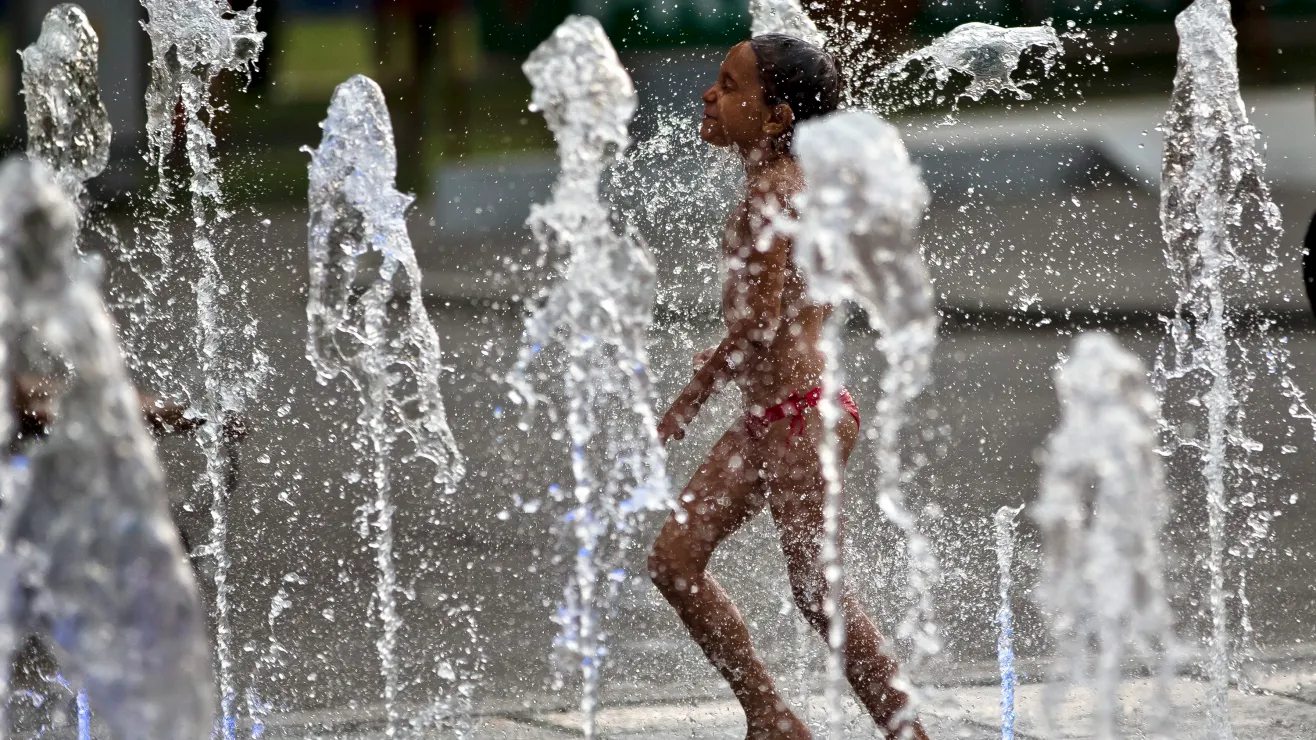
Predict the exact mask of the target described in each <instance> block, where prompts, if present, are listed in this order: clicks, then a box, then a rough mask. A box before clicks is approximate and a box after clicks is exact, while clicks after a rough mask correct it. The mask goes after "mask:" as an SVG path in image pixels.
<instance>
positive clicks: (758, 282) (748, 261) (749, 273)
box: [658, 236, 790, 443]
mask: <svg viewBox="0 0 1316 740" xmlns="http://www.w3.org/2000/svg"><path fill="white" fill-rule="evenodd" d="M789 259H790V241H789V240H788V239H787V238H786V237H783V236H777V237H775V238H774V239H773V240H772V243H771V244H770V245H769V246H768V248H767V249H766V250H762V251H760V250H758V249H753V248H751V249H750V254H749V256H748V257H746V258H745V268H744V275H745V279H744V282H742V283H741V286H740V287H741V289H742V292H741V295H740V298H739V300H738V301H737V308H739V309H740V316H739V317H738V318H737V319H736V320H735V321H733V322H732V323H731V325H730V326H729V327H728V328H727V336H726V338H725V339H723V340H722V342H721V343H720V344H718V345H717V348H716V349H714V350H713V351H712V353H711V354H710V356H709V357H708V359H707V360H706V361H705V362H704V364H703V366H702V367H700V368H699V369H698V370H696V371H695V376H694V377H693V378H691V380H690V382H689V383H687V384H686V386H685V389H684V390H682V391H681V394H680V395H679V396H677V397H676V400H675V401H673V402H672V407H671V408H670V409H668V410H667V413H666V414H664V415H663V419H662V422H661V423H660V424H659V425H658V436H659V437H660V438H661V439H662V441H663V442H664V443H666V442H667V440H668V439H670V438H673V437H674V438H676V439H681V437H683V436H684V432H683V431H682V430H683V429H684V428H685V426H686V425H687V424H689V423H690V422H691V421H693V420H694V418H695V417H696V416H698V414H699V410H700V409H701V408H702V407H703V405H704V402H706V401H707V400H708V398H709V396H711V395H713V392H714V391H715V390H717V388H718V387H719V386H720V385H722V384H723V383H726V382H727V381H729V380H734V379H736V378H738V377H740V376H741V375H743V374H744V373H745V371H746V369H747V368H751V367H755V366H756V365H757V364H758V362H759V360H760V357H761V355H762V354H763V352H764V350H766V349H767V348H768V347H769V346H770V345H771V344H772V339H773V337H774V336H775V334H776V331H777V325H778V323H779V321H780V319H781V293H782V290H783V288H784V287H785V284H786V270H787V267H788V260H789Z"/></svg>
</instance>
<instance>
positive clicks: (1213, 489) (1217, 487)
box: [1158, 0, 1281, 739]
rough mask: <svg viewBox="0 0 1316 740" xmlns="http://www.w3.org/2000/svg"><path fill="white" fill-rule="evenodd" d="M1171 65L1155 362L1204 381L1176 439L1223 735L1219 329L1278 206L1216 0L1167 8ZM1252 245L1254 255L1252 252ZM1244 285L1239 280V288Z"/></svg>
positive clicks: (1252, 275)
mask: <svg viewBox="0 0 1316 740" xmlns="http://www.w3.org/2000/svg"><path fill="white" fill-rule="evenodd" d="M1175 28H1176V29H1177V30H1178V32H1179V40H1180V44H1179V59H1178V65H1179V66H1178V71H1177V72H1176V73H1175V78H1174V91H1173V93H1172V94H1171V98H1170V109H1169V111H1168V112H1167V113H1166V116H1165V120H1164V123H1163V124H1162V126H1163V130H1164V132H1165V144H1164V146H1165V148H1164V160H1163V164H1162V168H1161V208H1160V214H1161V230H1162V232H1163V234H1164V237H1165V243H1166V253H1165V256H1166V261H1167V263H1168V264H1169V266H1170V268H1171V270H1172V272H1173V274H1174V279H1175V288H1176V290H1177V291H1178V295H1179V299H1178V304H1177V305H1176V307H1175V313H1174V316H1173V317H1172V318H1171V319H1170V320H1169V325H1170V335H1171V340H1172V343H1173V356H1172V357H1163V358H1162V360H1161V362H1159V363H1158V365H1159V367H1158V370H1159V374H1160V375H1162V376H1163V378H1164V380H1166V381H1171V380H1179V379H1184V378H1187V377H1189V376H1192V377H1193V378H1194V379H1196V380H1200V381H1202V382H1205V383H1206V389H1205V391H1204V392H1201V393H1200V394H1199V395H1198V396H1197V398H1196V401H1197V402H1198V403H1199V404H1200V405H1201V406H1202V407H1204V408H1205V413H1206V436H1205V438H1204V439H1191V440H1189V439H1180V440H1176V441H1177V443H1178V444H1179V445H1180V446H1184V447H1187V448H1190V449H1192V450H1194V451H1195V452H1196V454H1198V455H1200V459H1201V462H1202V477H1203V481H1204V483H1205V486H1206V509H1207V517H1208V519H1207V531H1208V540H1209V551H1208V554H1207V568H1208V571H1209V575H1210V585H1209V593H1208V603H1209V605H1210V617H1211V637H1210V659H1209V673H1210V677H1211V712H1210V715H1211V725H1212V733H1213V735H1214V736H1215V737H1217V738H1221V739H1225V738H1229V737H1231V736H1232V728H1231V726H1230V724H1231V723H1230V719H1229V705H1228V702H1229V694H1228V692H1229V682H1230V678H1231V673H1232V671H1231V669H1230V658H1229V649H1230V645H1229V641H1230V636H1229V618H1228V611H1227V604H1226V599H1227V592H1226V580H1227V571H1228V567H1229V566H1228V563H1227V562H1226V555H1227V551H1228V549H1229V547H1230V546H1231V545H1230V543H1229V542H1228V532H1227V529H1228V522H1229V518H1230V515H1231V510H1232V509H1233V503H1232V501H1231V494H1230V488H1231V487H1232V486H1233V480H1234V476H1235V475H1237V474H1238V471H1239V459H1238V458H1239V456H1240V451H1238V450H1236V449H1234V448H1235V447H1239V448H1241V452H1242V454H1246V451H1247V449H1248V448H1249V447H1255V443H1250V441H1249V440H1247V439H1246V437H1245V436H1244V434H1243V432H1242V430H1241V429H1240V422H1241V405H1240V400H1239V396H1238V392H1237V389H1236V387H1235V383H1234V379H1233V378H1232V377H1231V362H1235V363H1237V362H1244V361H1245V359H1244V358H1241V357H1238V356H1236V354H1235V353H1236V352H1237V351H1236V350H1234V351H1231V346H1234V345H1233V344H1232V343H1231V342H1230V340H1229V336H1228V335H1229V333H1230V332H1231V331H1232V330H1233V329H1234V328H1235V327H1234V322H1233V321H1232V319H1231V318H1230V315H1229V312H1230V310H1232V309H1231V308H1230V307H1229V304H1230V303H1231V301H1234V300H1238V301H1247V300H1248V298H1247V297H1245V296H1244V295H1243V294H1245V293H1252V294H1257V293H1259V290H1258V289H1257V288H1256V286H1255V284H1256V283H1257V282H1258V281H1259V279H1260V278H1261V277H1262V276H1263V275H1264V274H1265V273H1267V272H1269V269H1271V268H1270V266H1271V265H1274V264H1275V263H1276V260H1275V254H1274V248H1275V246H1274V245H1275V244H1277V243H1278V241H1279V239H1278V237H1279V234H1280V232H1281V223H1280V216H1279V209H1278V208H1276V206H1275V204H1274V202H1272V201H1271V198H1270V191H1269V188H1268V187H1267V186H1266V182H1265V180H1264V170H1265V165H1264V164H1263V162H1262V159H1261V155H1260V153H1259V152H1258V151H1257V147H1256V141H1257V131H1256V129H1255V128H1254V127H1253V126H1252V124H1251V123H1249V122H1248V118H1247V112H1246V110H1245V108H1244V106H1243V100H1242V98H1241V96H1240V95H1239V81H1238V62H1237V59H1236V52H1237V42H1236V41H1235V32H1234V26H1233V24H1232V22H1231V21H1230V18H1229V4H1228V3H1227V2H1225V1H1224V0H1196V1H1195V2H1194V3H1193V4H1192V5H1190V6H1189V7H1188V8H1187V9H1186V10H1184V11H1183V12H1182V13H1180V14H1179V16H1178V17H1177V18H1175ZM1256 254H1262V255H1264V257H1263V259H1264V260H1265V264H1260V265H1259V264H1257V263H1256V262H1255V260H1254V259H1253V258H1252V255H1256ZM1245 286H1246V290H1244V288H1245Z"/></svg>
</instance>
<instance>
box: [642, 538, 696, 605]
mask: <svg viewBox="0 0 1316 740" xmlns="http://www.w3.org/2000/svg"><path fill="white" fill-rule="evenodd" d="M682 550H683V548H681V547H680V544H679V543H676V542H672V541H670V540H669V539H668V538H666V537H659V538H658V541H657V542H655V543H654V545H653V550H652V551H650V553H649V580H650V581H653V585H655V586H657V587H658V590H659V591H661V592H663V594H676V593H681V592H684V591H686V590H688V589H689V588H690V584H691V583H692V582H693V581H694V579H695V578H697V577H698V576H699V574H700V573H701V572H703V568H701V567H699V566H698V564H696V563H692V562H690V558H689V557H688V556H686V555H683V554H682Z"/></svg>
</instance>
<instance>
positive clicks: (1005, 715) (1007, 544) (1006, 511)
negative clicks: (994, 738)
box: [993, 506, 1024, 740]
mask: <svg viewBox="0 0 1316 740" xmlns="http://www.w3.org/2000/svg"><path fill="white" fill-rule="evenodd" d="M1023 510H1024V507H1023V506H1014V507H1011V506H1002V507H1001V508H999V509H997V510H996V516H995V517H994V518H993V525H994V526H995V529H996V568H997V570H998V571H1000V576H1001V580H1000V587H999V590H998V594H999V596H1000V599H1001V605H1000V607H998V608H997V610H996V627H997V629H998V630H999V631H998V632H997V634H996V663H997V666H998V667H999V668H1000V671H1001V740H1014V690H1015V687H1016V686H1017V685H1018V680H1017V678H1016V676H1015V672H1014V610H1013V609H1011V608H1010V590H1011V589H1012V588H1013V587H1014V576H1013V574H1012V573H1011V570H1012V568H1013V567H1014V535H1015V529H1016V528H1017V527H1018V525H1019V521H1018V519H1017V517H1018V516H1019V512H1021V511H1023Z"/></svg>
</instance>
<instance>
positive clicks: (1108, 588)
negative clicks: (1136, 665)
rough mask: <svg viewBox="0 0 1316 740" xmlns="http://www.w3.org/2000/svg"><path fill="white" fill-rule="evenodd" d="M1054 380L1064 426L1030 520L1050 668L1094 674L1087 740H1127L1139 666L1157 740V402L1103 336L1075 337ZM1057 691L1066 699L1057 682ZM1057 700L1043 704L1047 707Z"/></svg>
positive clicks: (1163, 502)
mask: <svg viewBox="0 0 1316 740" xmlns="http://www.w3.org/2000/svg"><path fill="white" fill-rule="evenodd" d="M1055 383H1056V392H1057V393H1058V394H1059V396H1060V405H1061V419H1060V426H1058V427H1057V428H1056V430H1055V431H1054V432H1052V434H1051V437H1050V439H1049V440H1048V441H1047V447H1046V460H1045V463H1044V465H1043V472H1042V484H1041V487H1042V491H1041V497H1040V498H1039V499H1038V501H1037V503H1036V504H1035V506H1034V508H1033V518H1034V519H1035V520H1036V521H1037V523H1038V525H1039V526H1040V527H1041V529H1042V535H1043V542H1044V549H1045V557H1044V564H1043V575H1042V584H1041V587H1040V589H1039V592H1040V594H1041V600H1042V603H1043V604H1044V606H1045V611H1046V615H1047V617H1048V620H1049V622H1050V626H1051V632H1052V634H1053V635H1054V636H1055V639H1056V643H1057V645H1058V648H1057V654H1056V660H1057V663H1058V665H1057V669H1058V671H1059V673H1060V675H1062V676H1064V677H1067V678H1068V679H1069V680H1070V681H1073V682H1084V681H1086V680H1087V678H1088V677H1089V676H1091V679H1092V682H1093V685H1094V687H1095V690H1096V706H1095V711H1094V712H1093V716H1094V722H1095V727H1094V728H1093V730H1094V732H1095V735H1094V737H1096V738H1097V740H1116V738H1120V737H1123V736H1124V735H1123V733H1122V732H1121V730H1120V708H1119V698H1118V690H1119V685H1120V679H1121V675H1122V671H1124V670H1126V669H1128V668H1129V667H1130V666H1129V665H1128V664H1127V663H1128V661H1140V662H1141V663H1142V664H1144V665H1146V667H1147V668H1148V669H1149V670H1150V671H1151V673H1152V675H1153V678H1154V680H1155V681H1156V687H1155V690H1154V692H1155V696H1154V699H1153V701H1152V702H1150V703H1151V705H1152V706H1153V707H1155V708H1156V710H1155V711H1156V712H1157V713H1158V716H1154V717H1153V719H1154V722H1153V727H1152V728H1150V729H1151V730H1152V736H1154V737H1159V736H1161V735H1160V733H1161V732H1164V731H1167V730H1169V729H1170V728H1169V727H1168V725H1167V724H1166V720H1168V717H1166V716H1165V714H1164V712H1165V708H1167V707H1168V706H1169V693H1168V690H1169V687H1168V683H1167V680H1168V678H1169V677H1170V674H1171V670H1170V669H1171V665H1170V654H1171V648H1172V640H1173V632H1172V630H1173V621H1172V617H1171V614H1170V609H1169V605H1168V601H1167V598H1166V593H1165V584H1164V577H1163V568H1164V564H1163V562H1162V558H1161V550H1160V537H1161V530H1162V528H1163V526H1164V525H1165V522H1166V519H1167V516H1168V512H1169V503H1168V501H1167V498H1166V492H1165V483H1164V472H1163V470H1162V464H1161V458H1160V455H1159V453H1158V447H1159V444H1160V438H1159V427H1160V409H1159V404H1158V402H1157V399H1156V395H1155V394H1154V393H1153V392H1152V387H1151V383H1150V381H1149V378H1148V373H1147V369H1146V367H1145V366H1144V365H1143V364H1142V362H1141V361H1140V360H1139V359H1138V358H1137V357H1135V356H1134V355H1133V354H1132V353H1130V352H1128V351H1127V350H1125V349H1124V348H1123V347H1121V346H1120V344H1119V342H1117V341H1116V340H1115V339H1114V338H1113V337H1111V336H1110V335H1109V334H1105V333H1101V332H1091V333H1087V334H1082V335H1080V336H1079V337H1078V338H1077V339H1075V340H1074V343H1073V345H1072V349H1071V356H1070V358H1069V359H1068V360H1067V361H1065V362H1064V363H1063V364H1062V365H1061V366H1060V367H1059V368H1057V370H1056V373H1055ZM1093 653H1095V655H1094V654H1093ZM1054 690H1057V691H1059V692H1061V693H1063V691H1064V686H1063V684H1059V683H1058V684H1056V685H1055V687H1054ZM1060 698H1062V697H1054V699H1053V700H1052V701H1048V702H1047V706H1048V707H1049V708H1050V710H1054V708H1055V707H1056V706H1058V705H1059V703H1060V702H1059V701H1058V700H1059V699H1060Z"/></svg>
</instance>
